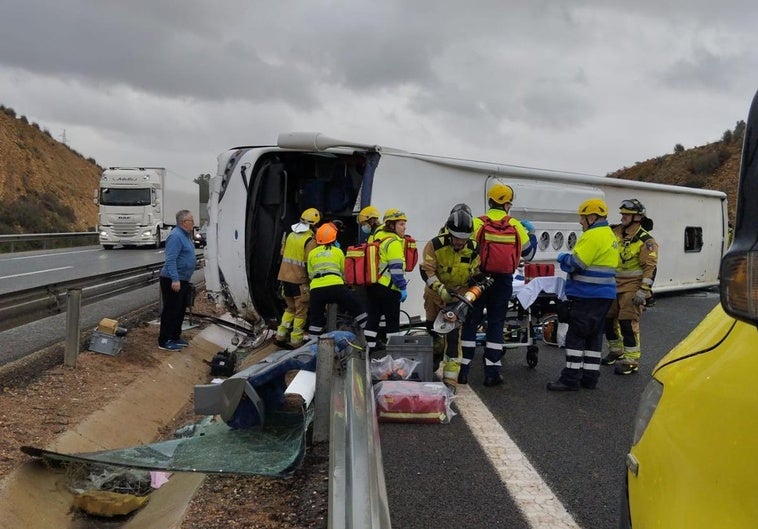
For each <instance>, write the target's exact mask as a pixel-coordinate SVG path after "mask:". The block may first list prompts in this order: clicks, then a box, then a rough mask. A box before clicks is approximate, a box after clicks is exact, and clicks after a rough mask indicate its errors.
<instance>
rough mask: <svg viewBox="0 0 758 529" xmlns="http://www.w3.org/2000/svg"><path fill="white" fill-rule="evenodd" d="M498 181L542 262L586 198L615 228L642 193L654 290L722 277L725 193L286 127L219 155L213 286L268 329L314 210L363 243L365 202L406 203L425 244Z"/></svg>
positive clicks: (574, 234) (565, 239)
mask: <svg viewBox="0 0 758 529" xmlns="http://www.w3.org/2000/svg"><path fill="white" fill-rule="evenodd" d="M495 182H502V183H505V184H507V185H510V186H511V187H512V188H513V189H514V192H515V196H514V200H513V207H512V209H511V212H510V214H511V215H512V216H514V217H516V218H518V219H521V220H529V221H531V222H532V223H533V224H534V226H535V228H536V233H535V235H536V237H537V242H538V248H537V253H536V255H535V257H534V259H533V261H534V262H544V263H554V262H555V260H556V257H557V256H558V254H559V253H560V252H566V251H571V249H572V248H573V246H574V244H575V242H576V239H577V238H578V237H579V235H580V234H581V226H580V224H579V217H578V215H577V208H578V206H579V204H580V203H581V202H582V201H584V200H586V199H587V198H591V197H603V198H604V199H605V200H606V201H607V203H608V206H609V208H610V211H611V214H610V216H609V221H610V222H611V224H614V223H618V222H619V221H620V215H619V213H618V205H619V203H620V202H621V200H623V199H627V198H638V199H639V200H640V201H642V202H643V204H644V205H645V206H646V208H647V212H648V216H649V217H651V218H652V219H653V220H654V222H655V229H654V230H653V235H654V236H655V238H656V240H657V241H658V242H659V244H660V255H659V265H658V272H657V277H656V282H655V285H654V289H653V290H654V292H665V291H674V290H683V289H693V288H704V287H711V286H715V285H717V284H718V270H719V262H720V259H721V256H722V254H723V253H724V248H725V244H726V237H727V210H726V195H725V194H724V193H722V192H718V191H708V190H701V189H692V188H686V187H678V186H670V185H661V184H652V183H644V182H633V181H628V180H619V179H613V178H607V177H599V176H591V175H584V174H577V173H567V172H561V171H550V170H544V169H534V168H528V167H519V166H513V165H505V164H500V163H492V162H481V161H472V160H465V159H456V158H450V157H443V156H432V155H425V154H417V153H411V152H406V151H402V150H398V149H392V148H385V147H381V146H379V145H371V144H362V143H355V142H350V141H343V140H337V139H334V138H330V137H326V136H324V135H322V134H320V133H288V134H281V135H280V136H279V138H278V142H277V145H273V146H245V147H235V148H233V149H230V150H228V151H226V152H224V153H222V154H220V155H219V156H218V171H217V174H216V176H215V177H214V178H213V179H212V180H211V196H210V202H209V208H208V209H209V227H208V245H207V248H206V251H205V256H206V268H205V278H206V288H207V290H208V291H209V292H210V293H212V294H214V295H215V296H216V297H217V300H218V302H219V303H220V304H221V305H223V306H225V307H226V308H227V309H228V310H230V311H231V312H232V313H233V314H235V315H237V316H239V317H241V318H244V319H245V320H247V321H249V322H252V323H255V324H259V325H261V327H262V328H263V326H264V325H267V324H270V323H271V322H272V321H274V320H276V319H277V318H278V317H279V315H280V313H281V310H282V309H283V306H282V302H281V300H280V299H279V297H278V296H277V290H278V281H277V279H276V278H277V271H278V268H279V262H280V255H279V252H280V245H281V241H282V237H283V236H284V235H286V233H287V231H288V230H289V227H290V226H291V225H292V224H293V223H295V222H297V219H298V218H299V215H300V213H301V212H302V211H303V210H305V209H306V208H309V207H315V208H317V209H319V211H320V212H321V214H322V219H324V220H341V221H342V222H343V223H344V225H345V230H344V231H342V232H341V233H340V234H339V239H338V240H339V242H340V244H341V246H342V248H347V246H349V245H352V244H355V243H356V242H357V241H358V238H359V233H358V232H359V229H358V225H357V223H356V221H355V217H356V215H357V213H358V212H359V211H360V210H361V208H363V207H365V206H367V205H373V206H375V207H377V208H378V209H379V210H380V211H385V210H386V209H389V208H399V209H400V210H402V211H404V212H405V213H406V215H407V216H408V223H407V233H408V234H410V235H412V236H413V237H414V238H415V239H416V240H417V241H418V248H419V249H421V248H423V246H424V244H426V242H427V241H429V239H430V238H432V237H433V236H434V235H436V234H437V233H438V231H439V229H440V227H441V226H443V225H444V223H445V220H446V219H447V216H448V214H449V211H450V209H451V208H452V206H453V205H455V204H457V203H460V202H465V203H467V204H468V205H469V206H470V207H471V208H472V210H473V213H474V215H482V214H484V212H485V211H486V206H487V204H486V202H487V201H486V196H487V190H488V189H489V187H490V186H491V185H492V184H493V183H495ZM407 277H408V278H409V279H410V284H409V286H408V299H407V301H406V302H405V303H404V304H403V306H402V308H403V310H404V311H405V312H407V313H408V314H409V316H410V317H411V318H414V317H421V318H423V315H424V310H423V297H422V295H423V287H424V283H423V281H422V280H421V277H420V276H419V275H418V272H417V271H413V272H409V273H408V274H407Z"/></svg>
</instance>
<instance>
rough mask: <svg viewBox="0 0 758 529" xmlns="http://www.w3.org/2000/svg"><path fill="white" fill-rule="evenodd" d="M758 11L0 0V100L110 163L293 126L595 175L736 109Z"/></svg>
mask: <svg viewBox="0 0 758 529" xmlns="http://www.w3.org/2000/svg"><path fill="white" fill-rule="evenodd" d="M661 4H665V5H664V6H661ZM757 20H758V2H755V1H754V0H744V1H732V0H726V1H721V2H713V1H712V0H668V1H666V0H664V1H663V2H661V1H660V0H656V1H651V0H636V1H635V2H627V1H616V0H605V1H601V0H597V1H595V0H573V1H570V2H569V1H565V2H559V1H557V0H555V1H551V0H530V1H526V0H524V1H522V2H516V1H511V0H476V1H473V2H465V1H452V0H433V1H412V0H404V1H402V0H381V1H375V0H374V1H370V2H369V1H364V0H350V1H327V0H309V1H307V2H306V1H297V0H289V1H277V2H273V1H272V2H262V1H254V0H227V1H223V2H210V1H207V0H206V1H199V0H182V1H178V0H176V1H173V2H171V1H166V0H62V1H61V0H0V103H2V104H4V105H6V106H9V107H11V108H13V109H14V110H15V111H16V112H17V113H18V114H19V115H25V116H27V118H28V119H29V120H30V121H34V122H36V123H38V124H39V125H40V126H41V127H42V128H44V129H47V130H49V131H50V133H51V134H52V135H53V136H54V137H56V138H58V139H60V138H61V137H62V135H63V131H64V130H65V137H66V139H67V142H68V144H69V145H70V146H71V147H72V148H73V149H75V150H77V151H78V152H80V153H81V154H83V155H84V156H85V157H93V158H95V159H96V160H97V161H98V163H100V164H101V165H103V166H110V165H159V166H166V167H167V168H169V169H170V170H172V171H174V172H177V173H179V174H181V175H182V176H185V177H186V178H188V179H192V178H194V177H196V176H197V175H199V174H201V173H211V174H215V172H216V156H217V155H218V154H219V153H220V152H222V151H224V150H226V149H228V148H231V147H234V146H238V145H253V144H258V145H260V144H272V143H274V142H275V141H276V137H277V135H278V134H279V133H280V132H289V131H295V130H298V131H320V132H323V133H325V134H327V135H329V136H334V137H338V138H341V139H349V140H352V141H358V142H365V143H373V144H380V145H385V146H390V147H397V148H401V149H405V150H409V151H415V152H423V153H427V154H441V155H446V156H455V157H462V158H470V159H478V160H487V161H496V162H503V163H510V164H515V165H524V166H531V167H540V168H546V169H559V170H568V171H575V172H582V173H590V174H600V175H603V174H606V173H608V172H611V171H614V170H616V169H619V168H621V167H624V166H631V165H633V164H634V163H635V162H637V161H641V160H645V159H647V158H651V157H654V156H658V155H661V154H666V153H669V152H672V150H673V147H674V145H675V144H677V143H681V144H682V145H684V146H685V147H693V146H696V145H703V144H706V143H709V142H712V141H716V140H718V139H720V137H721V134H722V133H723V131H725V130H726V129H729V128H733V127H734V125H735V123H736V122H737V121H738V120H740V119H745V117H746V114H747V110H748V105H749V103H750V101H751V99H752V96H753V94H754V93H755V91H756V89H758V31H756V28H755V23H756V21H757Z"/></svg>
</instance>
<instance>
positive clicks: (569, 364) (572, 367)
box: [566, 360, 584, 369]
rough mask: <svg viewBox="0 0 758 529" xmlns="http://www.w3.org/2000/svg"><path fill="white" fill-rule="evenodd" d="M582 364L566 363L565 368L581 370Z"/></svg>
mask: <svg viewBox="0 0 758 529" xmlns="http://www.w3.org/2000/svg"><path fill="white" fill-rule="evenodd" d="M583 365H584V364H583V363H582V362H569V361H568V360H567V361H566V367H567V368H568V369H581V368H582V366H583Z"/></svg>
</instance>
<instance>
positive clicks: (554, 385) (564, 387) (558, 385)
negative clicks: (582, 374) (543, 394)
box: [547, 379, 579, 391]
mask: <svg viewBox="0 0 758 529" xmlns="http://www.w3.org/2000/svg"><path fill="white" fill-rule="evenodd" d="M547 390H548V391H579V385H578V384H577V385H575V386H574V385H569V384H566V383H564V382H563V381H562V380H561V379H558V380H556V381H555V382H548V383H547Z"/></svg>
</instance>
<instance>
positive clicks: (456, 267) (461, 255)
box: [419, 233, 479, 290]
mask: <svg viewBox="0 0 758 529" xmlns="http://www.w3.org/2000/svg"><path fill="white" fill-rule="evenodd" d="M419 269H420V271H421V278H422V279H423V280H424V282H425V283H426V286H428V287H430V288H431V286H432V285H433V284H434V283H435V282H437V281H439V282H440V283H442V284H443V285H445V288H447V289H450V290H455V289H457V288H458V287H465V286H468V281H469V279H471V277H472V276H474V275H475V274H476V273H478V271H479V254H478V253H477V249H476V242H475V241H473V240H471V239H469V240H467V241H466V244H465V246H464V247H463V248H461V249H460V250H458V251H455V249H454V248H453V245H452V236H451V235H450V234H449V233H445V234H442V235H438V236H437V237H435V238H433V239H432V240H431V241H429V242H428V243H426V245H425V246H424V251H423V253H422V257H421V265H420V266H419Z"/></svg>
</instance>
